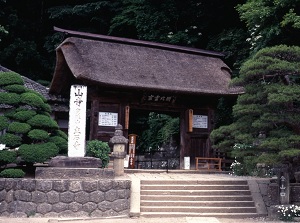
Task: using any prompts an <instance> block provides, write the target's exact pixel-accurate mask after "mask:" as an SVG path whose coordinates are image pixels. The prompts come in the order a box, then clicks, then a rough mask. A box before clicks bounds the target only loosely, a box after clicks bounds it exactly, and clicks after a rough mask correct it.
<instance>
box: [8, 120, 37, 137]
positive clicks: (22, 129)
mask: <svg viewBox="0 0 300 223" xmlns="http://www.w3.org/2000/svg"><path fill="white" fill-rule="evenodd" d="M30 129H31V127H30V125H28V124H27V123H21V122H12V123H10V124H9V126H8V129H7V130H8V132H12V133H16V134H24V133H27V132H29V131H30Z"/></svg>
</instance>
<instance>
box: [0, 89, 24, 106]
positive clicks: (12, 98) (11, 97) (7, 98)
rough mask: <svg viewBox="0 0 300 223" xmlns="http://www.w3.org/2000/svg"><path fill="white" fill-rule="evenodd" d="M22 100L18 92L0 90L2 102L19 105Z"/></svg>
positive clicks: (0, 100) (0, 101)
mask: <svg viewBox="0 0 300 223" xmlns="http://www.w3.org/2000/svg"><path fill="white" fill-rule="evenodd" d="M19 102H20V96H19V95H18V94H16V93H7V92H0V103H1V104H7V105H17V104H18V103H19Z"/></svg>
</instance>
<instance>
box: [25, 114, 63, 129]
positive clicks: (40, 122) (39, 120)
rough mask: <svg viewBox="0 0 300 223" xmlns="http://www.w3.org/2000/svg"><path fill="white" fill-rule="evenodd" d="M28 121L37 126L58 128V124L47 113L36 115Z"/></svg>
mask: <svg viewBox="0 0 300 223" xmlns="http://www.w3.org/2000/svg"><path fill="white" fill-rule="evenodd" d="M27 123H28V124H29V125H31V126H33V127H36V128H44V129H58V124H57V123H56V122H55V121H54V120H53V119H52V118H51V117H49V116H46V115H35V116H33V117H32V118H31V119H29V120H28V121H27Z"/></svg>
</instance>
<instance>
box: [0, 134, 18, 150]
mask: <svg viewBox="0 0 300 223" xmlns="http://www.w3.org/2000/svg"><path fill="white" fill-rule="evenodd" d="M0 143H1V144H5V145H6V146H8V147H16V146H19V145H21V143H22V138H21V137H20V136H18V135H14V134H11V133H5V134H4V135H2V136H0Z"/></svg>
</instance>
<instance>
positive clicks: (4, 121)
mask: <svg viewBox="0 0 300 223" xmlns="http://www.w3.org/2000/svg"><path fill="white" fill-rule="evenodd" d="M8 125H9V120H8V118H6V117H5V116H0V131H2V130H4V129H6V128H7V127H8Z"/></svg>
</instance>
